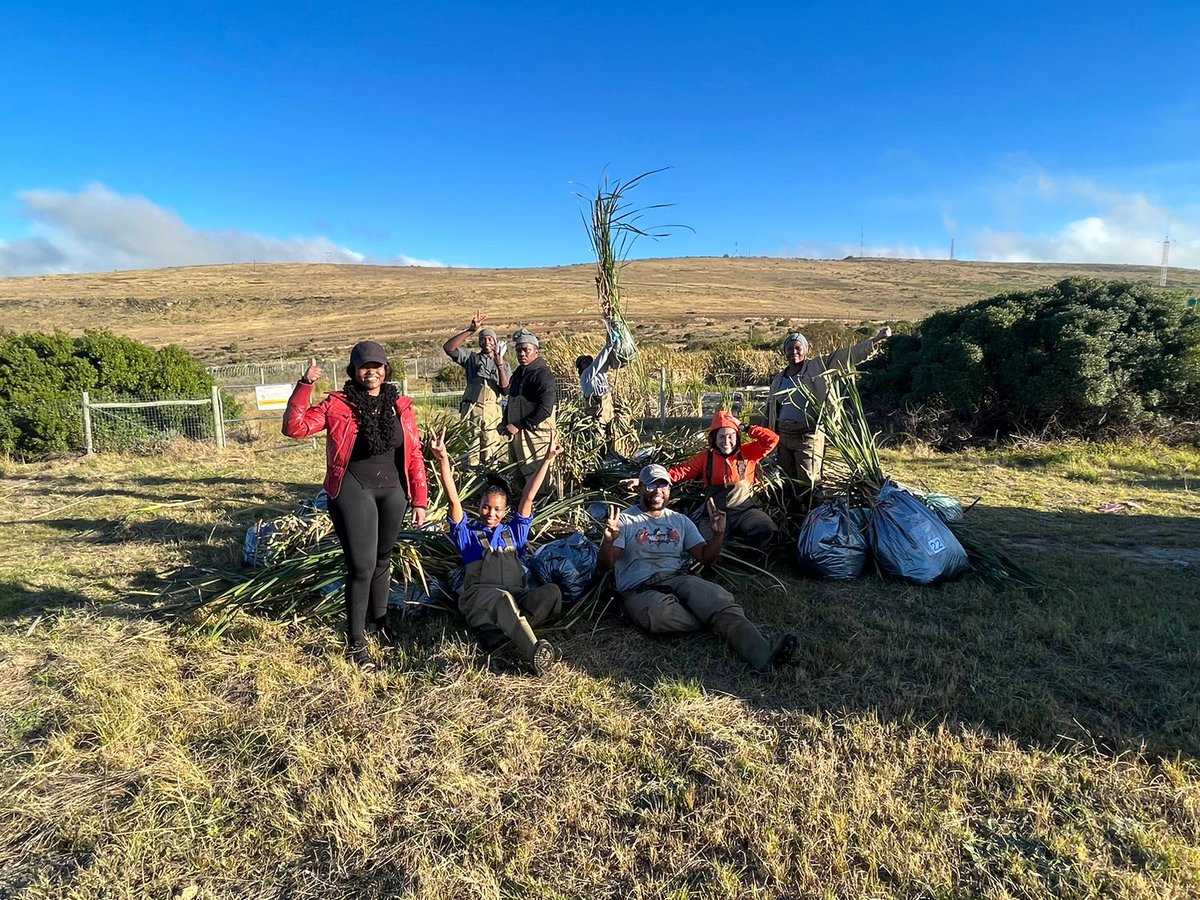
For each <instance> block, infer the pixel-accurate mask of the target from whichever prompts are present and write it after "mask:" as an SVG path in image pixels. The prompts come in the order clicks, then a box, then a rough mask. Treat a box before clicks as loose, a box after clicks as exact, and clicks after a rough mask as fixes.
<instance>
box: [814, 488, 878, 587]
mask: <svg viewBox="0 0 1200 900" xmlns="http://www.w3.org/2000/svg"><path fill="white" fill-rule="evenodd" d="M869 521H870V517H869V515H868V512H867V510H865V509H851V508H850V504H849V503H848V502H847V501H846V500H845V499H840V500H829V501H827V502H825V503H822V504H821V505H820V506H817V507H815V508H814V509H813V510H812V512H810V513H809V514H808V516H807V517H806V518H805V520H804V525H803V526H801V528H800V537H799V539H798V540H797V541H796V561H797V562H798V563H799V565H800V568H801V570H802V571H803V572H804V573H805V574H806V575H812V576H813V577H815V578H825V579H829V580H832V581H850V580H852V579H854V578H857V577H858V576H859V575H861V574H862V572H863V569H864V568H866V565H867V528H868V523H869Z"/></svg>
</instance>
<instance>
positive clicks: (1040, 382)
mask: <svg viewBox="0 0 1200 900" xmlns="http://www.w3.org/2000/svg"><path fill="white" fill-rule="evenodd" d="M867 387H869V388H871V389H877V390H881V391H885V392H887V393H888V394H890V395H892V396H893V397H895V398H896V399H897V400H898V401H899V402H900V403H908V404H921V405H929V406H930V407H932V408H937V409H944V410H945V411H947V412H948V413H949V415H950V417H951V419H952V420H953V421H954V422H955V424H956V425H958V426H965V427H966V431H967V432H968V433H971V434H974V435H976V436H985V435H986V436H991V435H994V434H996V433H997V432H1000V433H1012V432H1016V431H1029V430H1036V431H1047V430H1051V431H1055V432H1058V433H1060V434H1076V435H1083V436H1093V435H1095V434H1098V433H1103V432H1109V433H1111V432H1120V431H1132V430H1147V429H1155V428H1161V427H1164V426H1169V425H1171V424H1172V423H1173V422H1177V421H1180V420H1182V419H1185V418H1187V417H1189V416H1194V415H1195V414H1196V412H1197V411H1198V410H1200V318H1198V317H1197V315H1196V313H1195V312H1193V311H1190V310H1188V309H1187V308H1186V306H1185V305H1184V304H1183V303H1182V302H1180V299H1179V298H1177V297H1175V296H1173V295H1171V294H1169V293H1165V292H1162V291H1159V290H1156V289H1154V288H1152V287H1150V286H1148V285H1144V284H1132V283H1128V282H1104V281H1100V280H1097V279H1085V278H1069V279H1066V280H1064V281H1060V282H1059V283H1057V284H1055V285H1052V286H1050V287H1046V288H1043V289H1041V290H1037V291H1023V292H1017V293H1011V294H1001V295H999V296H996V297H992V298H990V299H988V300H983V301H980V302H978V303H974V304H971V305H970V306H966V307H963V308H961V309H957V310H953V311H949V312H940V313H937V314H935V315H933V316H930V317H929V318H928V319H926V320H925V321H924V322H923V323H921V325H920V326H919V327H918V329H917V331H916V333H915V334H914V335H912V336H905V337H898V338H897V339H895V340H894V341H893V342H892V344H891V348H890V352H889V362H888V365H887V366H886V367H885V368H883V369H881V370H878V371H876V372H874V373H872V374H871V376H870V378H869V381H868V384H867Z"/></svg>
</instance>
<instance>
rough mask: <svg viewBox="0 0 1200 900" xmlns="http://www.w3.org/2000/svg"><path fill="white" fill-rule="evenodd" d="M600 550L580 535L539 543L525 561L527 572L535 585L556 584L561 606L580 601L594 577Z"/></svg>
mask: <svg viewBox="0 0 1200 900" xmlns="http://www.w3.org/2000/svg"><path fill="white" fill-rule="evenodd" d="M599 558H600V551H599V550H598V549H597V548H596V545H595V544H593V543H592V542H591V541H589V540H588V539H587V538H586V537H584V536H583V535H582V534H571V535H567V536H566V537H563V538H559V539H558V540H555V541H551V542H550V543H548V544H542V546H540V547H538V549H537V552H536V553H534V554H533V556H532V557H530V559H529V571H530V573H531V574H532V575H533V578H534V580H536V581H537V582H538V583H539V584H557V585H558V588H559V590H561V591H562V598H563V603H565V604H571V603H575V602H577V601H579V600H581V599H582V598H583V595H584V594H586V593H587V589H588V588H589V587H591V586H592V582H593V581H594V580H595V578H596V561H597V560H598V559H599Z"/></svg>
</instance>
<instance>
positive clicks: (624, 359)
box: [609, 321, 638, 369]
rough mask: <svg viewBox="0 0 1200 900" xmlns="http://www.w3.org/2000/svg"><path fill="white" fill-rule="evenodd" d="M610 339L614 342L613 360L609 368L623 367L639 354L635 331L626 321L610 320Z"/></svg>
mask: <svg viewBox="0 0 1200 900" xmlns="http://www.w3.org/2000/svg"><path fill="white" fill-rule="evenodd" d="M609 328H610V329H611V334H610V340H611V341H612V342H613V351H612V357H611V360H612V362H611V363H610V364H609V368H612V369H621V368H624V367H625V366H627V365H629V364H630V363H632V362H633V360H634V357H636V356H637V352H638V350H637V344H636V343H634V340H633V332H632V331H630V330H629V326H628V325H627V324H625V322H623V321H620V322H616V321H614V322H610V323H609Z"/></svg>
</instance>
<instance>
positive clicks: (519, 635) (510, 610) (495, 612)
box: [458, 585, 537, 661]
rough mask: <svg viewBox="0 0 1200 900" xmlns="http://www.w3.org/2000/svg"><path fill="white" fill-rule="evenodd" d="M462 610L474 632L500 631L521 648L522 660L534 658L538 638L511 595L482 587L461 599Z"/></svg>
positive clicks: (499, 590) (518, 648)
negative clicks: (490, 629)
mask: <svg viewBox="0 0 1200 900" xmlns="http://www.w3.org/2000/svg"><path fill="white" fill-rule="evenodd" d="M458 608H459V610H460V611H461V612H462V614H463V616H464V618H466V620H467V624H468V625H470V626H471V627H472V628H474V629H477V630H479V631H481V632H483V633H484V634H486V633H487V629H488V628H499V629H500V630H501V631H502V632H504V634H506V635H507V636H508V637H509V639H510V640H511V641H512V642H513V643H514V644H516V645H517V652H518V653H520V654H521V658H522V659H524V660H526V661H528V660H530V659H532V658H533V647H534V645H535V644H536V643H537V636H536V635H535V634H534V633H533V628H532V627H531V626H530V624H529V622H528V621H527V620H526V618H525V617H524V616H523V615H521V610H520V609H519V608H518V607H517V603H516V600H515V599H514V598H513V595H512V594H510V593H509V592H508V591H505V590H501V589H500V588H497V587H491V586H488V585H480V586H479V587H477V588H475V589H474V590H472V591H470V592H468V593H466V594H465V595H464V596H463V597H461V598H460V599H459V601H458Z"/></svg>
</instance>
